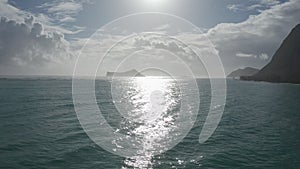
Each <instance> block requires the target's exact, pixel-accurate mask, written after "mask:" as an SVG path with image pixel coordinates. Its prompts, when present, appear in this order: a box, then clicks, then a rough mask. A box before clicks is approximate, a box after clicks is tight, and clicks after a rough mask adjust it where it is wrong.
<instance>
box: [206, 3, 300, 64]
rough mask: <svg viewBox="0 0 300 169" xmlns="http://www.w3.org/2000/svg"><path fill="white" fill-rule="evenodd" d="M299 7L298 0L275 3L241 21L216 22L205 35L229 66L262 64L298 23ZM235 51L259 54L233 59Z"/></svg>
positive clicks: (299, 16) (299, 20) (299, 21)
mask: <svg viewBox="0 0 300 169" xmlns="http://www.w3.org/2000/svg"><path fill="white" fill-rule="evenodd" d="M299 9H300V1H299V0H291V1H289V2H285V3H282V4H277V5H274V6H272V7H271V8H270V9H267V10H264V11H262V12H261V13H260V14H258V15H251V16H249V18H248V19H247V20H245V21H244V22H241V23H221V24H218V25H217V26H215V27H214V28H212V29H210V30H209V31H208V32H207V33H206V36H207V37H208V38H209V39H210V40H211V41H212V42H213V43H214V45H215V47H216V48H217V50H219V52H220V55H221V57H222V60H223V62H224V63H225V65H227V66H229V67H232V68H233V67H238V66H240V64H248V66H249V65H250V66H251V65H252V66H257V67H262V66H264V65H265V64H266V63H267V61H268V59H269V57H268V56H272V55H273V54H274V53H275V51H276V49H277V48H278V47H279V45H280V44H281V42H282V40H283V39H284V38H285V37H286V36H287V35H288V33H289V32H290V31H291V29H292V28H293V27H294V26H295V25H297V24H299V23H300V19H299V18H300V10H299ZM237 53H244V54H252V55H256V56H259V57H256V58H257V59H253V60H251V61H249V60H247V61H246V60H245V62H243V60H237V59H236V57H235V59H234V57H233V56H236V54H237ZM239 55H240V54H239ZM240 56H241V55H240ZM244 56H245V55H244ZM252 58H253V57H252ZM259 58H260V59H259ZM240 59H243V58H240ZM232 68H231V69H232Z"/></svg>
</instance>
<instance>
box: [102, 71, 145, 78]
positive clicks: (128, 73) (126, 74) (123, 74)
mask: <svg viewBox="0 0 300 169" xmlns="http://www.w3.org/2000/svg"><path fill="white" fill-rule="evenodd" d="M113 76H116V77H144V75H143V74H141V73H140V72H138V71H137V70H135V69H132V70H129V71H126V72H107V73H106V77H113Z"/></svg>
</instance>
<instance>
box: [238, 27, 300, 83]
mask: <svg viewBox="0 0 300 169" xmlns="http://www.w3.org/2000/svg"><path fill="white" fill-rule="evenodd" d="M240 79H241V80H254V81H267V82H277V83H296V84H300V24H298V25H297V26H296V27H295V28H293V30H292V31H291V32H290V34H289V35H288V36H287V37H286V38H285V40H284V41H283V43H282V44H281V46H280V47H279V49H278V50H277V51H276V53H275V54H274V56H273V58H272V60H271V62H270V63H269V64H267V65H266V66H265V67H263V68H262V69H261V70H260V71H259V72H258V73H256V74H254V75H252V76H241V77H240Z"/></svg>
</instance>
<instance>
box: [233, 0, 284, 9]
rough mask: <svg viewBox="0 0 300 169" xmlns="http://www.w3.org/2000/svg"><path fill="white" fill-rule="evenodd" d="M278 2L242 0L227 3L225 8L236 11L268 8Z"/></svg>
mask: <svg viewBox="0 0 300 169" xmlns="http://www.w3.org/2000/svg"><path fill="white" fill-rule="evenodd" d="M278 4H280V1H278V0H252V1H248V2H244V3H242V4H229V5H227V9H229V10H231V11H233V12H238V11H259V12H261V11H262V10H265V9H269V8H270V7H272V6H274V5H278Z"/></svg>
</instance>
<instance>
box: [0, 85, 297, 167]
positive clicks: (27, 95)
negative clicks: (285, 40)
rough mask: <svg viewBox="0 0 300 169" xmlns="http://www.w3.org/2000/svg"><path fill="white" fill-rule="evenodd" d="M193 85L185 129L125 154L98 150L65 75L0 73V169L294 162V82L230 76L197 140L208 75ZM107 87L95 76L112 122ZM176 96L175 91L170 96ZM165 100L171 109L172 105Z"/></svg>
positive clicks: (114, 121)
mask: <svg viewBox="0 0 300 169" xmlns="http://www.w3.org/2000/svg"><path fill="white" fill-rule="evenodd" d="M126 83H127V84H130V83H129V82H128V80H127V82H124V81H123V82H122V84H123V87H124V88H126V87H127V86H125V85H126ZM197 83H198V86H199V89H198V90H199V92H200V108H199V112H198V115H197V120H196V122H195V124H194V125H193V128H192V129H191V131H190V132H189V133H188V135H187V136H186V137H185V138H184V139H183V140H182V141H181V142H180V143H179V144H178V145H176V146H175V147H174V148H173V149H171V150H169V151H167V152H165V153H163V154H160V155H156V156H154V157H151V158H143V157H140V158H133V159H126V158H122V157H119V156H116V155H113V154H111V153H109V152H107V151H105V150H103V149H102V148H101V147H99V146H97V145H96V144H95V143H93V142H92V141H91V140H90V139H89V137H88V136H87V135H86V133H85V132H84V131H83V129H82V127H81V126H80V124H79V121H78V119H77V117H76V113H75V111H74V105H73V101H72V81H71V80H64V79H56V80H55V79H51V80H49V79H39V80H34V79H29V80H26V79H2V80H0V105H1V106H0V112H1V114H0V129H1V137H0V152H1V153H0V168H13V169H14V168H15V169H22V168H39V169H40V168H74V169H75V168H122V167H123V168H132V167H136V168H138V167H143V165H148V167H152V168H155V169H156V168H161V169H164V168H172V167H173V168H295V169H296V168H299V167H300V162H299V156H300V149H299V147H300V142H299V140H300V133H299V130H300V115H299V110H300V105H299V99H300V86H299V85H291V84H272V83H264V82H261V83H256V82H243V81H236V80H228V81H227V83H228V84H227V103H226V106H225V111H224V114H223V118H222V121H221V123H220V124H219V126H218V128H217V130H216V131H215V133H214V134H213V136H212V137H211V138H209V140H208V141H207V142H205V143H204V144H199V142H198V138H199V133H200V131H201V128H202V126H203V122H204V120H205V118H206V115H207V113H208V109H209V106H210V97H211V96H210V84H209V81H208V80H207V79H197ZM163 86H164V85H163ZM110 87H111V83H110V81H109V80H96V89H97V90H96V97H97V102H98V104H99V105H100V107H101V109H102V110H103V111H102V113H103V116H105V118H106V120H107V121H108V122H109V123H110V124H112V125H115V126H118V122H119V121H118V120H119V118H117V116H112V114H109V113H107V112H111V113H113V112H116V110H115V106H114V103H113V101H112V96H111V94H110V89H111V88H110ZM129 87H130V86H129ZM169 89H170V88H169ZM104 96H105V97H104ZM176 97H178V94H176V91H173V95H169V100H174V99H175V100H176ZM138 98H139V97H138ZM138 98H137V99H138ZM142 98H143V97H142V96H141V97H140V99H142ZM154 99H155V98H154ZM144 101H145V100H144ZM137 102H140V103H141V100H137ZM158 102H159V100H158ZM145 104H147V103H145ZM170 105H172V106H175V107H173V110H174V111H175V110H176V104H175V105H173V104H171V102H170ZM105 112H106V113H107V114H105ZM171 113H172V112H171ZM139 117H140V116H139ZM172 117H175V116H172ZM144 119H146V120H147V119H148V118H147V116H146V117H144ZM121 126H122V125H121ZM136 131H137V130H136ZM135 134H139V133H135ZM162 145H163V143H162Z"/></svg>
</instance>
